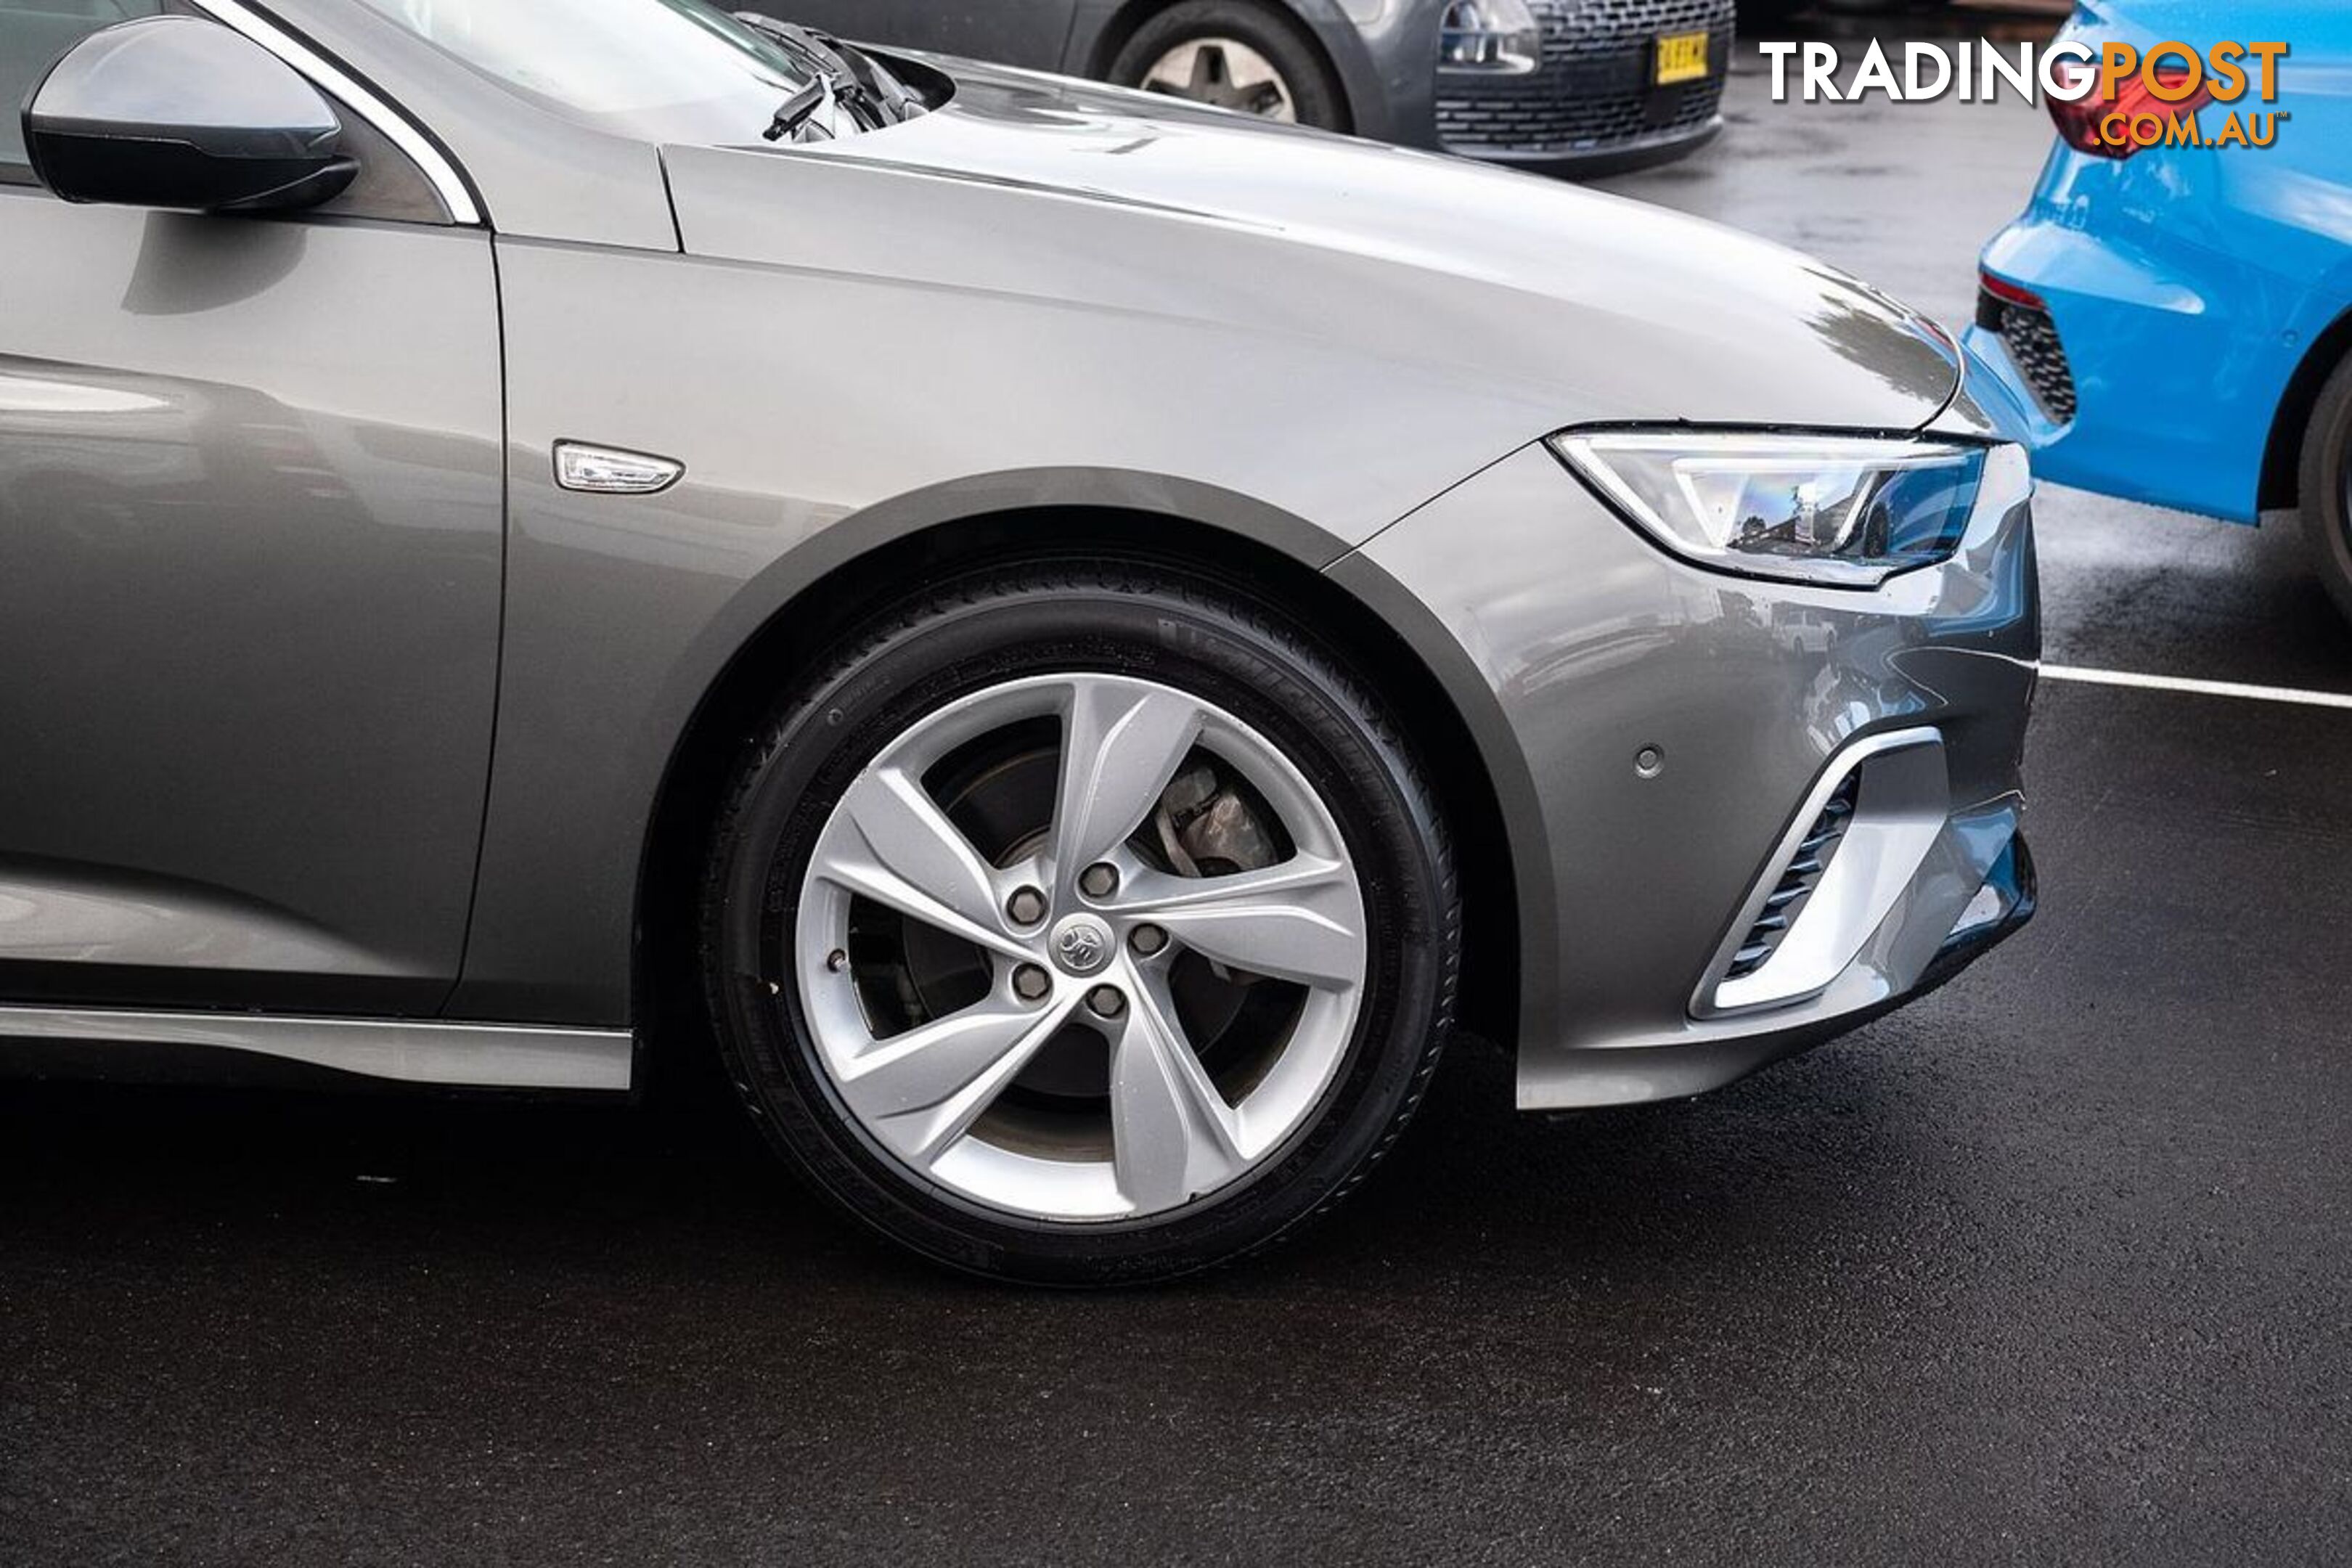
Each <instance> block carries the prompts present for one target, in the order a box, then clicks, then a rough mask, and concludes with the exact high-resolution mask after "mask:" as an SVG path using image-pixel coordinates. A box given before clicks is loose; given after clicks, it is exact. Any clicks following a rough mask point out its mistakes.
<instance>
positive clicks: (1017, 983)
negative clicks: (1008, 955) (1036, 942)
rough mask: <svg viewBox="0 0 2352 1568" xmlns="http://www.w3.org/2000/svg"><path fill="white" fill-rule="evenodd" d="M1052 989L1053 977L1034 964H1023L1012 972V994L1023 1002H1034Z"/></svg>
mask: <svg viewBox="0 0 2352 1568" xmlns="http://www.w3.org/2000/svg"><path fill="white" fill-rule="evenodd" d="M1053 988H1054V977H1053V976H1052V975H1050V974H1048V973H1045V970H1043V969H1041V968H1039V967H1038V966H1037V965H1036V964H1034V963H1024V964H1022V965H1021V966H1020V967H1019V968H1017V969H1015V970H1014V971H1013V994H1014V995H1015V996H1018V997H1020V998H1021V1000H1023V1001H1024V1002H1035V1001H1038V1000H1040V999H1042V998H1043V997H1044V996H1045V993H1046V992H1048V991H1051V990H1052V989H1053Z"/></svg>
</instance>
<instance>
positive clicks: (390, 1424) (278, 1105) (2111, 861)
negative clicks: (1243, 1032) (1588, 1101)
mask: <svg viewBox="0 0 2352 1568" xmlns="http://www.w3.org/2000/svg"><path fill="white" fill-rule="evenodd" d="M1759 88H1760V83H1759V81H1758V80H1757V79H1753V78H1743V79H1741V80H1740V81H1739V82H1738V83H1736V84H1735V96H1734V100H1733V111H1734V113H1733V118H1734V123H1733V126H1732V129H1731V132H1730V134H1729V135H1728V136H1727V139H1726V140H1725V141H1724V142H1722V143H1720V144H1719V145H1718V146H1717V147H1716V148H1713V149H1711V150H1709V151H1708V152H1706V153H1704V154H1702V155H1701V156H1699V157H1697V158H1696V159H1694V160H1692V161H1690V162H1689V163H1685V164H1682V165H1678V166H1676V167H1674V168H1671V169H1668V170H1664V171H1661V172H1657V173H1654V174H1647V175H1643V176H1638V177H1634V178H1630V179H1625V180H1620V181H1616V182H1612V188H1614V189H1617V190H1620V191H1622V192H1624V193H1627V194H1631V195H1638V196H1641V197H1643V198H1646V199H1653V200H1659V201H1664V202H1668V203H1671V204H1673V205H1677V206H1683V207H1686V208H1689V209H1692V210H1695V211H1699V212H1703V213H1707V214H1710V215H1714V216H1722V217H1725V218H1727V219H1728V220H1730V221H1732V222H1735V223H1738V224H1741V225H1743V226H1748V227H1750V228H1755V229H1758V230H1760V231H1762V232H1765V233H1767V234H1769V235H1772V236H1774V237H1780V238H1782V239H1786V240H1789V241H1790V242H1792V243H1795V244H1798V245H1801V246H1802V247H1806V248H1808V249H1811V250H1813V251H1816V252H1818V253H1819V254H1821V255H1823V256H1825V257H1827V258H1830V259H1832V260H1833V261H1836V262H1839V263H1842V264H1843V265H1845V266H1848V267H1850V268H1853V269H1854V270H1856V271H1859V272H1861V273H1863V274H1864V275H1866V276H1870V277H1872V278H1874V279H1877V280H1879V281H1881V282H1883V283H1885V285H1887V286H1888V287H1889V288H1891V289H1894V290H1895V291H1896V292H1897V293H1900V294H1904V295H1906V296H1907V297H1909V298H1911V299H1913V300H1916V301H1917V302H1918V303H1920V304H1922V305H1923V306H1925V307H1927V309H1929V310H1932V311H1933V312H1935V313H1937V315H1939V316H1941V317H1942V318H1943V319H1945V320H1946V321H1950V322H1953V323H1954V324H1958V323H1960V322H1962V321H1965V320H1966V317H1967V315H1968V312H1969V307H1970V300H1971V295H1972V282H1971V265H1972V257H1973V254H1974V251H1975V249H1976V247H1977V245H1978V244H1979V242H1980V241H1981V239H1982V238H1983V237H1985V236H1986V235H1987V234H1989V233H1990V231H1991V230H1992V229H1993V228H1994V227H1996V226H1998V225H1999V224H2000V222H2001V221H2003V220H2004V219H2005V218H2006V217H2007V216H2009V215H2010V214H2011V212H2012V211H2013V210H2014V208H2015V207H2016V205H2018V203H2019V202H2020V201H2021V198H2022V196H2023V194H2024V192H2025V189H2026V187H2027V185H2028V183H2029V182H2030V180H2031V178H2032V174H2033V172H2034V170H2035V169H2036V167H2037V166H2038V164H2039V163H2040V159H2041V156H2042V150H2043V148H2044V146H2045V144H2046V132H2045V131H2044V128H2043V125H2042V121H2040V120H2038V119H2037V118H2036V117H2035V116H2034V115H2033V114H2032V112H2031V111H2028V110H2007V111H2004V110H1983V109H1962V108H1959V107H1958V106H1953V107H1949V108H1935V107H1927V108H1923V107H1921V106H1909V107H1906V108H1903V109H1899V110H1889V109H1885V108H1879V109H1876V110H1873V109H1867V108H1858V107H1853V106H1821V107H1818V108H1814V109H1798V108H1789V107H1778V106H1771V105H1768V104H1765V103H1763V102H1761V101H1760V100H1761V97H1762V95H1761V92H1760V90H1759ZM2040 516H2041V521H2042V544H2043V552H2044V561H2045V577H2046V587H2047V592H2048V596H2049V616H2050V651H2051V656H2052V658H2053V659H2054V660H2057V661H2061V662H2063V663H2066V664H2070V665H2078V666H2092V667H2097V668H2113V669H2122V670H2127V671H2134V672H2141V673H2151V674H2160V675H2179V676H2191V677H2207V678H2216V679H2231V680H2241V681H2253V682H2263V683H2275V684H2280V685H2285V686H2291V687H2305V688H2317V689H2329V690H2339V691H2340V690H2352V634H2347V631H2346V630H2345V629H2344V627H2343V626H2341V625H2340V624H2339V623H2338V622H2337V621H2336V618H2335V617H2334V616H2333V615H2332V614H2331V613H2330V612H2329V610H2328V607H2327V605H2326V602H2325V599H2324V597H2323V595H2321V594H2320V592H2319V590H2318V589H2317V588H2316V587H2315V585H2314V584H2312V583H2311V581H2310V580H2309V578H2308V577H2307V575H2306V574H2305V572H2304V570H2303V567H2302V562H2301V557H2300V554H2299V552H2298V546H2297V542H2296V541H2295V540H2294V537H2293V535H2292V532H2291V531H2287V530H2275V529H2273V530H2265V531H2259V532H2257V531H2249V530H2237V529H2231V528H2229V527H2227V526H2225V525H2222V524H2217V523H2208V522H2203V521H2196V520H2192V519H2188V518H2181V517H2175V516H2171V515H2168V514H2164V513H2159V512H2155V511H2151V510H2146V509H2142V508H2137V507H2132V506H2126V505H2123V504H2120V503H2116V502H2110V501H2105V500H2098V499H2095V498H2092V497H2088V496H2084V495H2079V494H2074V493H2069V492H2064V491H2055V490H2053V491H2050V492H2047V493H2046V494H2045V496H2044V499H2043V501H2042V508H2041V512H2040ZM2348 779H2352V712H2344V711H2329V710H2320V709H2313V708H2307V707H2298V706H2294V705H2285V704H2276V703H2263V702H2249V701H2239V700H2221V699H2213V698H2203V697H2190V696H2181V695H2175V694H2170V693H2163V692H2144V691H2133V690H2118V689H2105V688H2096V687H2084V686H2075V685H2058V684H2054V683H2053V684H2051V685H2048V686H2046V687H2045V689H2044V692H2043V696H2042V703H2041V707H2040V710H2039V712H2038V714H2037V718H2036V721H2035V726H2034V731H2033V752H2032V774H2031V781H2030V782H2031V785H2032V811H2033V820H2032V834H2033V842H2034V847H2035V851H2036V854H2037V857H2038V858H2039V860H2040V863H2041V868H2042V884H2043V890H2044V895H2045V904H2044V910H2043V913H2042V918H2041V919H2040V920H2039V921H2037V922H2036V924H2035V925H2034V926H2033V927H2032V928H2031V929H2030V930H2029V931H2027V932H2025V933H2024V934H2023V935H2021V936H2020V937H2019V938H2018V939H2016V941H2015V942H2012V943H2011V945H2010V946H2008V947H2007V948H2005V949H2004V950H2002V951H2001V952H2000V953H1999V954H1997V955H1996V956H1995V957H1993V958H1992V959H1990V960H1988V961H1987V962H1986V963H1984V964H1982V965H1980V966H1979V967H1978V968H1977V969H1975V970H1973V971H1971V972H1970V973H1968V974H1966V975H1965V976H1963V977H1962V978H1961V979H1960V980H1959V981H1958V982H1956V983H1955V984H1952V985H1951V986H1950V987H1948V989H1947V990H1945V991H1943V992H1942V993H1940V994H1937V995H1936V996H1935V997H1933V998H1931V999H1929V1000H1928V1001H1927V1002H1926V1003H1924V1004H1923V1005H1919V1006H1917V1007H1916V1008H1914V1009H1911V1010H1909V1011H1907V1012H1905V1013H1901V1014H1898V1015H1896V1016H1893V1017H1891V1018H1888V1019H1886V1020H1884V1021H1882V1022H1880V1023H1878V1024H1876V1025H1874V1026H1871V1027H1869V1028H1867V1029H1865V1030H1864V1031H1862V1032H1861V1033H1859V1034H1857V1035H1855V1036H1853V1037H1849V1038H1848V1039H1846V1040H1844V1041H1843V1042H1841V1043H1839V1044H1836V1045H1833V1046H1832V1047H1827V1048H1825V1049H1823V1050H1822V1051H1820V1052H1817V1053H1815V1054H1814V1055H1812V1056H1811V1057H1809V1058H1804V1059H1802V1060H1800V1061H1798V1062H1795V1063H1792V1064H1790V1065H1788V1066H1786V1067H1783V1068H1779V1069H1776V1070H1774V1071H1771V1072H1769V1073H1767V1074H1765V1075H1763V1076H1761V1077H1759V1078H1757V1079H1752V1080H1750V1081H1749V1082H1748V1083H1746V1084H1743V1085H1740V1086H1738V1087H1737V1088H1735V1089H1730V1090H1728V1091H1726V1092H1724V1093H1721V1094H1718V1095H1716V1096H1714V1097H1712V1098H1710V1099H1706V1100H1697V1101H1691V1102H1686V1103H1682V1104H1675V1105H1665V1106H1657V1107H1652V1108H1646V1109H1642V1110H1623V1111H1612V1112H1607V1113H1599V1114H1591V1115H1587V1116H1583V1117H1579V1118H1575V1119H1571V1120H1557V1121H1547V1120H1533V1119H1523V1118H1520V1117H1517V1116H1516V1115H1515V1114H1513V1112H1512V1111H1511V1110H1509V1109H1508V1104H1509V1093H1508V1073H1507V1068H1506V1066H1505V1064H1504V1063H1503V1062H1502V1061H1501V1060H1500V1059H1499V1058H1496V1056H1495V1055H1494V1054H1493V1053H1492V1052H1491V1051H1488V1050H1484V1049H1480V1048H1476V1047H1465V1048H1464V1049H1462V1050H1461V1051H1459V1052H1458V1053H1457V1055H1456V1057H1455V1058H1454V1059H1453V1060H1452V1062H1451V1063H1450V1065H1449V1068H1448V1070H1447V1071H1446V1073H1445V1074H1444V1077H1443V1079H1442V1081H1441V1083H1440V1084H1439V1087H1438V1089H1437V1090H1436V1092H1435V1094H1434V1097H1433V1101H1432V1103H1431V1104H1430V1106H1429V1108H1428V1110H1427V1111H1426V1113H1425V1114H1424V1116H1423V1119H1422V1121H1420V1123H1419V1124H1418V1125H1417V1126H1416V1127H1415V1129H1414V1131H1413V1133H1412V1136H1411V1137H1410V1138H1409V1139H1407V1140H1406V1142H1404V1144H1403V1145H1402V1148H1401V1149H1400V1150H1399V1152H1397V1154H1396V1155H1395V1157H1394V1158H1393V1160H1392V1161H1391V1163H1390V1164H1389V1166H1388V1167H1387V1168H1386V1170H1385V1171H1384V1172H1383V1173H1382V1174H1381V1179H1379V1180H1377V1181H1375V1182H1373V1183H1372V1184H1370V1186H1369V1187H1368V1189H1367V1190H1365V1191H1364V1192H1362V1193H1361V1194H1359V1196H1358V1198H1357V1199H1356V1201H1355V1202H1354V1203H1353V1204H1352V1205H1350V1206H1349V1207H1348V1208H1347V1209H1345V1210H1344V1211H1343V1212H1342V1213H1341V1214H1340V1215H1338V1216H1337V1217H1336V1218H1335V1219H1334V1220H1333V1221H1332V1222H1330V1223H1328V1224H1326V1225H1324V1226H1321V1227H1320V1228H1318V1229H1317V1230H1315V1231H1314V1232H1312V1233H1311V1234H1310V1235H1308V1236H1307V1237H1304V1238H1302V1239H1301V1240H1299V1241H1298V1242H1297V1244H1295V1245H1293V1246H1291V1247H1287V1248H1286V1249H1285V1250H1283V1251H1282V1252H1280V1253H1279V1254H1277V1255H1276V1256H1275V1257H1273V1258H1268V1259H1265V1260H1263V1261H1261V1262H1259V1263H1256V1264H1254V1265H1251V1266H1249V1267H1246V1268H1241V1269H1239V1270H1235V1271H1231V1272H1228V1273H1225V1274H1223V1275H1221V1276H1217V1277H1214V1278H1213V1279H1210V1280H1207V1281H1205V1282H1202V1283H1197V1284H1192V1285H1185V1286H1180V1287H1177V1288H1173V1289H1163V1290H1160V1291H1156V1292H1152V1293H1149V1294H1130V1295H1121V1296H1113V1297H1108V1298H1091V1299H1089V1298H1079V1297H1068V1296H1055V1295H1042V1294H1034V1293H1026V1292H1020V1291H1013V1290H1004V1289H991V1288H987V1287H982V1286H978V1285H974V1284H971V1283H969V1282H966V1281H963V1280H960V1279H949V1278H945V1277H942V1276H940V1275H937V1274H935V1273H932V1272H930V1271H929V1270H927V1269H925V1268H922V1267H919V1266H918V1265H914V1264H911V1263H908V1262H905V1261H902V1260H901V1259H900V1258H898V1257H897V1256H895V1255H893V1254H892V1253H890V1252H888V1251H887V1250H885V1249H884V1248H883V1247H879V1246H877V1245H876V1244H874V1243H872V1242H869V1241H868V1240H867V1239H866V1237H864V1236H863V1235H861V1234H859V1233H857V1232H856V1231H855V1230H853V1229H852V1228H851V1227H850V1226H847V1225H845V1224H844V1223H841V1222H839V1221H836V1220H835V1219H834V1218H833V1217H832V1216H831V1215H829V1214H828V1213H826V1212H825V1211H824V1210H823V1209H822V1208H820V1207H819V1206H818V1205H816V1204H815V1203H814V1202H813V1201H812V1200H811V1199H809V1198H808V1197H806V1196H805V1195H803V1194H802V1193H801V1192H800V1191H798V1190H797V1189H796V1188H794V1187H793V1185H792V1184H790V1183H789V1182H786V1181H784V1180H782V1179H779V1178H778V1177H777V1176H775V1175H774V1174H773V1173H771V1171H770V1170H769V1168H768V1166H767V1164H766V1163H765V1162H764V1160H763V1159H762V1157H761V1154H760V1152H759V1151H758V1150H757V1149H756V1148H755V1147H754V1146H753V1145H752V1144H751V1141H750V1139H749V1137H748V1135H747V1134H745V1133H744V1132H743V1131H741V1130H740V1128H739V1127H738V1126H737V1124H736V1123H735V1121H734V1120H733V1119H732V1118H731V1117H730V1115H728V1114H727V1113H726V1111H725V1110H724V1108H723V1107H720V1106H718V1105H716V1104H715V1103H714V1102H712V1101H709V1100H706V1099H704V1098H703V1097H701V1096H699V1095H698V1094H696V1093H693V1092H683V1093H678V1094H674V1095H672V1096H670V1097H668V1099H667V1102H666V1103H660V1104H656V1106H654V1107H652V1108H650V1109H643V1110H627V1109H620V1108H604V1107H593V1106H582V1105H550V1104H530V1103H498V1102H481V1101H471V1102H465V1101H450V1100H436V1099H425V1098H393V1097H377V1098H367V1097H355V1096H350V1095H333V1094H295V1093H278V1092H272V1093H258V1092H247V1093H223V1092H216V1091H198V1090H152V1089H151V1090H125V1089H92V1088H79V1087H67V1086H43V1087H30V1086H15V1087H5V1088H0V1564H5V1565H14V1564H27V1565H31V1564H45V1565H46V1564H80V1563H469V1564H470V1563H624V1564H631V1565H637V1564H646V1563H706V1562H707V1563H910V1562H912V1563H950V1562H963V1561H974V1562H1004V1561H1040V1562H1060V1563H1081V1562H1108V1563H1179V1562H1184V1563H1209V1562H1249V1563H1276V1562H1304V1563H1341V1562H1376V1563H1434V1562H1444V1563H1488V1562H1491V1563H1527V1562H1570V1561H1579V1560H1581V1561H1589V1562H1595V1563H1633V1562H1642V1563H1650V1562H1655V1563H1723V1562H1738V1563H1748V1562H1791V1563H1800V1562H1801V1563H1816V1564H1835V1563H1994V1562H2016V1563H2062V1562H2063V1563H2133V1564H2147V1563H2221V1562H2227V1563H2325V1562H2340V1561H2343V1560H2344V1558H2345V1556H2346V1554H2347V1550H2352V1549H2347V1545H2346V1541H2347V1531H2352V1350H2348V1349H2347V1344H2352V1264H2347V1259H2346V1248H2345V1237H2346V1235H2347V1228H2352V1163H2347V1159H2346V1133H2347V1128H2352V1054H2347V1043H2346V1034H2347V1031H2346V1027H2345V1022H2344V1021H2345V1019H2346V1017H2347V1012H2352V977H2347V975H2348V974H2352V966H2347V964H2346V963H2345V962H2344V960H2345V952H2346V945H2345V941H2344V938H2343V936H2342V931H2344V929H2345V927H2346V925H2347V916H2352V898H2347V891H2346V889H2347V880H2352V830H2347V811H2346V805H2345V794H2346V781H2347V780H2348Z"/></svg>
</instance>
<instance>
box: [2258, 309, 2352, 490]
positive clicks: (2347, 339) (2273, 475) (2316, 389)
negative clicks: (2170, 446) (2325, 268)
mask: <svg viewBox="0 0 2352 1568" xmlns="http://www.w3.org/2000/svg"><path fill="white" fill-rule="evenodd" d="M2347 359H2352V309H2347V310H2344V311H2343V312H2342V313H2340V314H2339V315H2337V316H2336V319H2335V320H2334V321H2330V322H2329V323H2328V324H2327V326H2326V328H2325V329H2323V330H2322V331H2320V333H2319V334H2318V335H2317V336H2316V337H2315V338H2313V339H2312V341H2311V347H2310V348H2309V349H2308V350H2306V351H2305V353H2304V356H2303V358H2302V359H2301V360H2300V361H2299V362H2297V363H2296V365H2295V367H2294V374H2292V375H2290V376H2288V377H2287V383H2286V390H2285V392H2284V393H2283V394H2281V395H2280V397H2279V404H2278V410H2277V412H2276V413H2274V414H2273V416H2271V433H2270V439H2269V440H2268V441H2267V442H2265V443H2264V445H2263V471H2262V479H2261V489H2260V493H2259V494H2258V495H2257V496H2256V498H2255V505H2256V507H2257V509H2258V510H2265V511H2267V510H2274V509H2279V508H2286V507H2294V506H2299V505H2301V504H2302V499H2303V498H2302V490H2303V444H2304V440H2305V437H2307V436H2308V435H2309V434H2310V430H2311V416H2312V413H2313V411H2314V410H2315V408H2317V407H2318V405H2319V394H2320V392H2321V390H2322V389H2323V388H2325V387H2326V385H2327V382H2328V378H2329V377H2331V376H2333V375H2334V374H2336V368H2337V367H2338V366H2339V365H2341V364H2343V363H2345V362H2346V361H2347Z"/></svg>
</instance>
